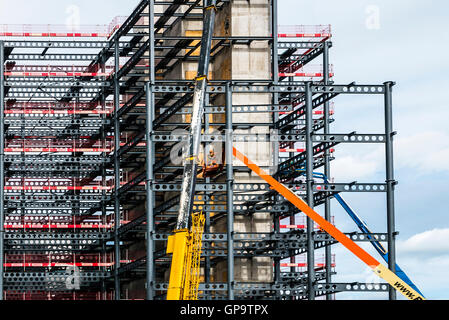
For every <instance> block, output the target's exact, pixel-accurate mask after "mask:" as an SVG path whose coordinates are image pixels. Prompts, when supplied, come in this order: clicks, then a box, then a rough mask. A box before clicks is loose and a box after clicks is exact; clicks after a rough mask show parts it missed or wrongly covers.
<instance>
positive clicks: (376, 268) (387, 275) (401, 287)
mask: <svg viewBox="0 0 449 320" xmlns="http://www.w3.org/2000/svg"><path fill="white" fill-rule="evenodd" d="M233 155H234V157H236V158H237V159H238V160H240V161H241V162H243V163H244V164H245V165H246V166H247V167H248V168H249V169H251V170H252V171H253V172H254V173H256V174H257V175H258V176H259V177H261V178H262V179H263V180H265V181H266V182H267V183H268V184H269V185H270V186H271V187H272V188H273V189H274V190H276V191H277V192H279V193H280V194H281V195H282V196H283V197H284V198H285V199H287V200H288V201H290V202H291V203H292V204H293V205H294V206H295V207H296V208H298V209H299V210H301V211H302V212H304V213H305V214H306V215H307V216H308V217H309V218H311V219H312V220H313V221H315V222H316V223H317V224H318V225H319V226H320V227H321V229H323V230H324V231H326V232H327V233H328V234H329V235H331V236H332V237H333V238H334V239H335V240H337V241H338V242H340V243H341V244H342V245H343V246H345V247H346V249H348V250H349V251H351V252H352V253H353V254H354V255H356V256H357V257H358V258H359V259H360V260H362V261H363V262H364V263H365V264H367V265H368V267H370V268H371V269H372V270H373V272H374V273H375V274H377V275H378V276H379V277H381V278H382V279H384V280H385V281H387V282H388V283H389V284H390V285H391V286H392V287H393V288H395V289H396V290H398V291H399V292H400V293H402V294H403V295H404V296H405V297H406V298H407V299H409V300H425V298H424V297H423V296H422V295H420V294H419V293H418V292H416V291H415V290H414V289H413V288H411V287H410V286H409V285H408V284H407V283H405V282H404V281H403V280H402V279H401V278H399V277H398V276H397V275H396V274H394V273H393V272H392V271H391V270H390V269H388V268H387V267H385V266H384V265H383V264H381V263H380V262H379V261H377V260H376V259H375V258H373V257H372V256H371V255H370V254H369V253H368V252H366V251H365V250H363V249H362V248H361V247H360V246H359V245H357V244H356V243H355V242H354V241H352V240H351V239H349V238H348V237H347V236H346V235H345V234H344V233H343V232H341V231H340V230H339V229H337V228H336V227H335V226H334V225H333V224H331V223H330V222H329V221H327V220H326V219H324V218H323V217H321V216H320V215H319V214H318V213H317V212H316V211H315V210H313V209H312V208H310V207H309V206H308V205H307V203H305V202H304V201H303V200H302V199H301V198H300V197H298V196H297V195H296V194H295V193H294V192H293V191H291V190H290V189H289V188H287V187H286V186H285V185H283V184H282V183H280V182H278V181H277V180H276V179H274V178H273V177H272V176H270V175H269V174H268V173H266V172H265V171H264V170H263V169H261V168H260V167H259V166H257V165H256V164H255V163H254V162H252V161H251V160H249V159H248V158H247V157H246V156H245V155H244V154H242V153H241V152H240V151H238V150H237V149H236V148H233Z"/></svg>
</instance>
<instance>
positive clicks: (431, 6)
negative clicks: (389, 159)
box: [0, 0, 449, 299]
mask: <svg viewBox="0 0 449 320" xmlns="http://www.w3.org/2000/svg"><path fill="white" fill-rule="evenodd" d="M137 3H138V1H137V0H128V1H118V0H114V1H104V0H96V1H87V0H72V1H61V0H59V1H56V0H40V1H27V0H15V1H9V0H8V1H6V0H0V24H13V23H30V24H64V23H65V22H66V19H67V17H68V13H67V12H66V10H67V8H68V7H69V6H70V5H76V6H78V7H79V8H80V22H81V24H89V25H92V24H108V23H109V22H110V21H111V20H112V18H113V17H115V16H117V15H127V14H129V13H130V12H131V10H132V9H133V8H134V7H135V5H136V4H137ZM448 10H449V3H448V2H447V1H443V0H433V1H431V0H429V1H419V0H395V1H388V0H382V1H381V0H370V1H363V0H340V1H333V0H315V1H300V0H279V21H281V23H282V24H285V25H295V24H296V25H299V24H305V25H312V24H331V25H332V30H333V38H332V41H333V44H334V45H333V48H332V49H331V63H332V64H333V65H334V71H335V74H336V75H335V77H334V80H335V81H336V83H349V82H352V81H357V82H358V83H364V84H366V83H369V84H378V83H383V82H384V81H388V80H393V81H396V82H397V85H396V86H395V88H394V97H393V98H394V129H395V130H396V131H397V132H398V135H397V136H396V138H395V175H396V179H397V180H398V181H399V185H398V186H397V189H396V217H397V230H398V231H399V232H400V234H399V236H398V245H397V253H398V254H397V255H398V263H399V264H400V265H401V267H402V268H403V269H404V270H405V271H406V272H407V273H408V274H409V276H410V277H411V278H412V279H413V280H414V281H415V282H416V284H417V285H418V286H419V287H420V289H421V290H422V291H423V293H424V294H425V295H426V297H428V298H430V299H449V276H448V275H447V270H449V220H448V219H447V214H448V209H447V208H448V206H447V205H446V201H447V200H448V197H447V195H448V192H447V188H446V185H447V181H448V179H449V161H448V160H447V159H448V158H449V126H448V125H447V121H448V119H449V108H448V107H449V106H448V101H449V79H448V74H449V63H447V52H448V49H449V41H448V40H449V32H448V30H449V22H448V19H447V13H448ZM376 12H378V14H379V15H378V28H374V29H373V28H372V26H373V24H372V22H373V20H372V17H373V14H375V13H376ZM367 21H368V24H367ZM374 21H376V20H374ZM370 23H371V24H370ZM367 26H369V27H367ZM335 112H336V114H335V118H336V120H337V121H336V122H335V123H334V125H333V130H334V132H336V133H347V132H351V131H354V130H356V131H358V132H359V133H375V132H382V114H383V109H382V100H381V99H379V97H377V98H376V97H368V98H367V97H355V96H350V97H338V98H337V99H336V101H335ZM335 156H336V157H337V160H336V161H335V162H334V163H333V176H334V178H335V179H336V181H337V182H345V181H354V180H357V181H358V182H382V181H384V180H385V178H384V176H385V173H384V169H383V168H384V162H383V157H384V153H383V149H382V148H381V147H380V146H377V145H373V146H363V147H360V146H356V147H354V146H351V145H345V146H339V147H338V148H337V151H336V153H335ZM344 197H345V198H346V199H347V200H348V202H350V204H351V206H352V207H353V208H354V209H355V210H356V211H358V213H359V214H360V215H361V216H362V217H363V218H364V220H365V221H366V222H367V223H368V224H369V225H370V226H371V227H372V229H373V230H378V231H384V230H386V223H385V197H384V195H383V194H353V193H349V194H346V195H344ZM333 212H334V215H335V221H336V224H337V226H338V227H339V228H341V229H342V230H344V231H353V230H355V226H354V225H353V223H352V221H350V220H349V219H348V218H347V217H346V216H345V214H344V213H343V212H342V211H341V210H340V209H339V208H338V207H337V206H336V205H334V208H333ZM366 248H367V250H369V251H370V252H373V251H372V249H371V248H370V247H369V246H366ZM335 253H336V255H337V257H336V263H337V267H336V271H337V272H338V273H339V275H338V276H336V277H335V280H336V281H349V282H351V281H361V282H363V281H365V280H372V281H374V279H372V277H371V274H370V273H369V272H367V270H366V268H365V267H364V266H363V264H361V263H360V262H359V261H357V260H356V259H355V258H353V257H352V256H351V255H349V254H348V253H347V252H346V251H345V249H344V248H341V247H338V246H336V247H335ZM375 254H376V253H375V252H373V255H375ZM337 298H340V299H343V298H344V299H360V298H362V299H368V298H377V299H385V298H386V295H385V294H379V295H373V294H368V295H363V294H352V293H344V294H340V295H337Z"/></svg>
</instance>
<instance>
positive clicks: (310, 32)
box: [278, 25, 332, 38]
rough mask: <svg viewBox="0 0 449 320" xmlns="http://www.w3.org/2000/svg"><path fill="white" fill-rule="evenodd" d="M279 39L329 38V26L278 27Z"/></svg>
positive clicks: (330, 34) (330, 32) (330, 33)
mask: <svg viewBox="0 0 449 320" xmlns="http://www.w3.org/2000/svg"><path fill="white" fill-rule="evenodd" d="M278 28H279V29H278V31H279V38H330V37H331V36H332V31H331V26H330V25H280V26H279V27H278Z"/></svg>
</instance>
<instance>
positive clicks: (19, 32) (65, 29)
mask: <svg viewBox="0 0 449 320" xmlns="http://www.w3.org/2000/svg"><path fill="white" fill-rule="evenodd" d="M126 18H127V17H123V16H118V17H115V18H114V19H113V20H112V21H111V23H110V24H109V25H79V24H65V25H64V24H2V25H0V37H63V38H66V37H69V38H70V37H79V38H110V37H111V36H112V35H113V34H114V32H115V31H116V30H117V29H118V28H119V27H120V26H121V25H122V24H123V22H125V20H126Z"/></svg>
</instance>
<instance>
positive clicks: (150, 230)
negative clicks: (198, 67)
mask: <svg viewBox="0 0 449 320" xmlns="http://www.w3.org/2000/svg"><path fill="white" fill-rule="evenodd" d="M148 27H149V30H148V32H149V41H150V47H149V50H150V52H149V58H150V61H149V65H150V69H149V74H150V79H149V80H150V81H149V82H148V83H147V84H146V93H147V99H146V123H147V126H146V129H147V132H146V140H147V145H146V158H147V159H146V184H145V185H146V201H147V203H146V221H147V224H146V236H147V239H146V241H147V243H146V257H147V258H146V273H147V275H146V299H147V300H153V299H154V288H153V284H154V281H155V278H156V276H155V264H154V240H153V235H154V214H153V209H154V193H153V191H152V185H153V180H154V172H153V165H154V144H153V142H152V133H153V121H154V93H153V87H152V86H153V85H154V82H155V74H154V0H148Z"/></svg>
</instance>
